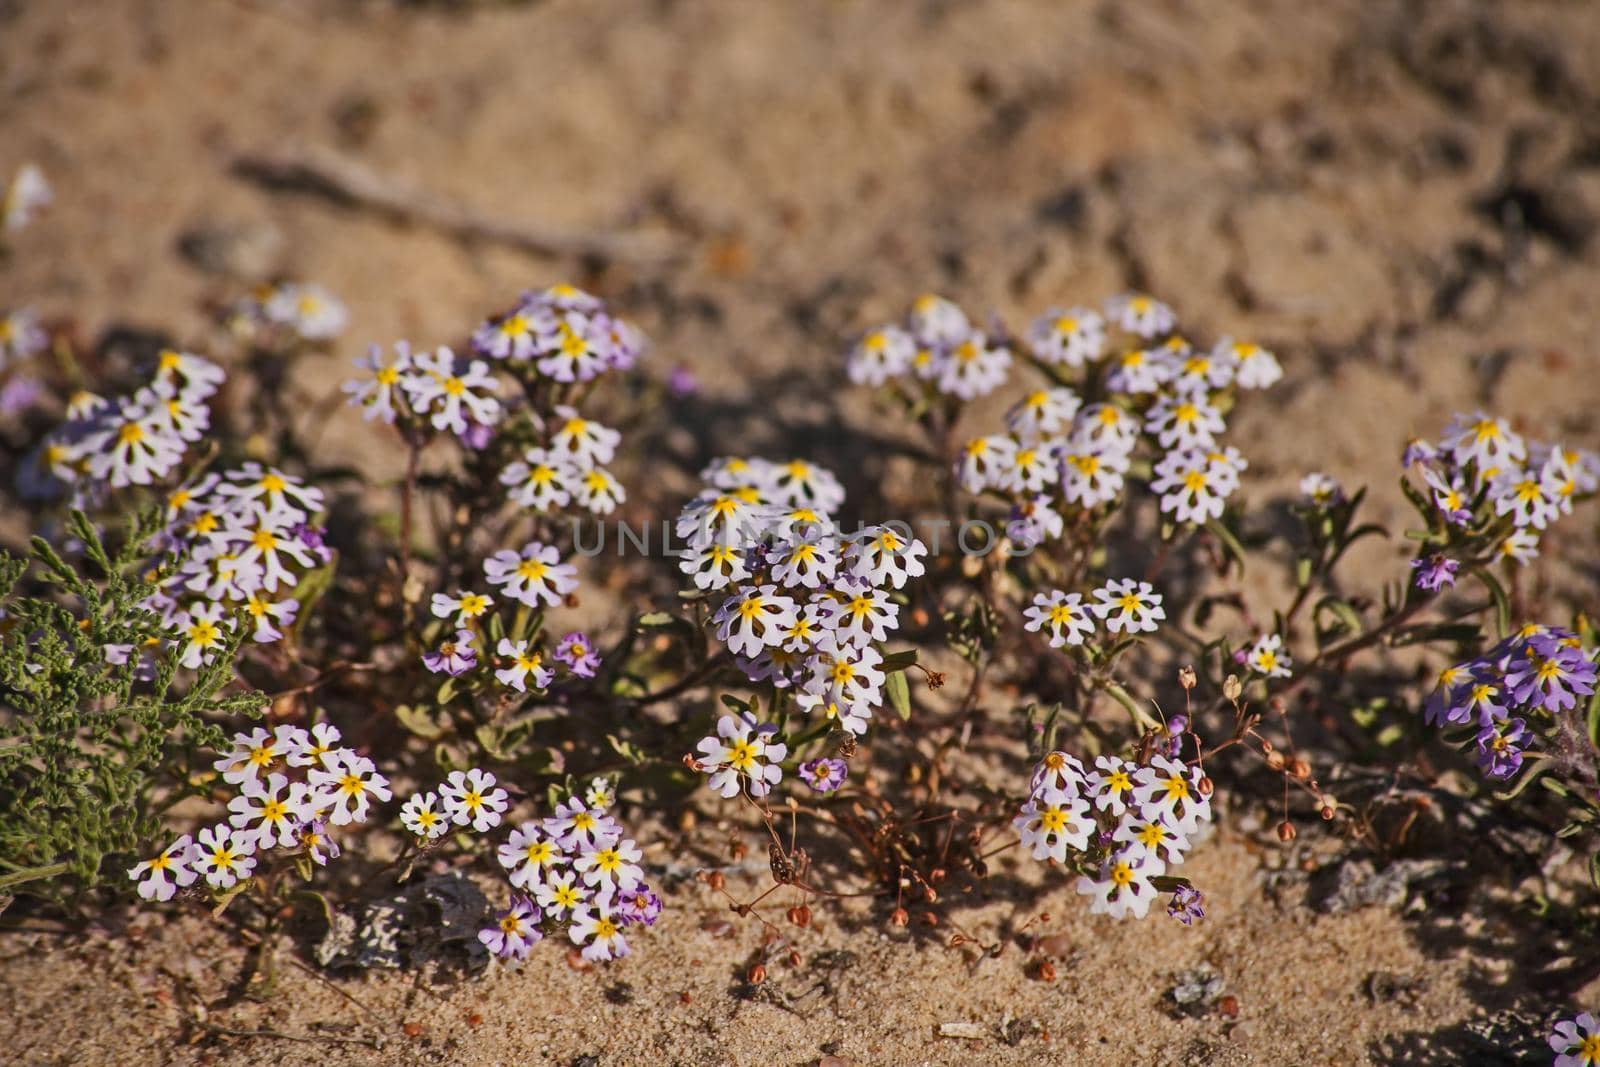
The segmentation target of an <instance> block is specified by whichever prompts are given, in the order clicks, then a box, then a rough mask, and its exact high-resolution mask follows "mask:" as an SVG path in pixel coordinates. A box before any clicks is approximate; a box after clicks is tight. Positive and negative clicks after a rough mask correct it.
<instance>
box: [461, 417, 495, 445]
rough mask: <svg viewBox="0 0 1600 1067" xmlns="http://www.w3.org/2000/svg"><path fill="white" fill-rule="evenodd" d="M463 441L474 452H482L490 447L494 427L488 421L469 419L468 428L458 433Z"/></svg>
mask: <svg viewBox="0 0 1600 1067" xmlns="http://www.w3.org/2000/svg"><path fill="white" fill-rule="evenodd" d="M456 436H457V437H459V438H460V439H461V443H462V444H463V445H465V446H466V447H468V448H470V449H472V450H473V451H474V452H482V451H483V450H484V449H485V448H488V447H489V442H490V440H491V439H493V437H494V427H493V426H490V425H489V424H488V423H486V422H478V421H476V420H474V419H468V420H467V428H466V429H465V430H463V431H462V432H461V433H459V434H457V435H456Z"/></svg>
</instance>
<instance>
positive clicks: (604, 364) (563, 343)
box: [344, 285, 645, 515]
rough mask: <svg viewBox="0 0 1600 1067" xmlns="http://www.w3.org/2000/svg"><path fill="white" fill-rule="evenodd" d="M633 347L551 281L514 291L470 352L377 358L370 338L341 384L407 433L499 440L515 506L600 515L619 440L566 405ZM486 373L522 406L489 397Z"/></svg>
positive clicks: (405, 348) (613, 481) (623, 363)
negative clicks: (503, 382) (510, 380)
mask: <svg viewBox="0 0 1600 1067" xmlns="http://www.w3.org/2000/svg"><path fill="white" fill-rule="evenodd" d="M644 349H645V341H644V336H643V334H641V333H640V332H639V331H638V329H637V328H635V327H634V326H632V325H631V324H629V323H627V322H625V321H624V320H622V319H620V318H616V317H614V316H613V315H611V314H610V313H609V312H608V311H607V310H606V307H605V304H604V303H603V302H602V301H601V300H600V299H599V298H597V297H594V296H591V295H589V294H588V293H585V292H583V291H582V290H579V289H575V288H573V287H572V286H570V285H556V286H552V287H550V288H549V289H546V290H544V291H543V292H536V293H535V292H530V293H525V294H523V296H522V299H521V300H520V301H519V302H518V303H517V305H516V306H515V307H514V308H512V309H511V310H510V311H508V312H506V313H505V314H503V315H499V316H496V317H494V318H492V319H490V320H488V321H487V322H485V323H483V324H482V325H480V326H479V327H478V328H477V329H476V330H475V331H474V332H473V334H472V353H473V355H474V356H476V357H480V358H462V357H458V356H457V355H456V354H455V353H454V352H452V351H451V350H450V349H449V348H446V347H442V346H441V347H439V348H436V349H435V350H434V351H433V352H432V353H431V354H428V353H418V352H414V351H412V348H411V346H410V345H409V344H407V343H406V342H404V341H400V342H397V343H395V345H394V346H393V348H392V350H391V351H390V352H389V353H388V354H385V352H384V351H383V349H382V348H381V347H379V346H378V345H373V346H371V348H370V349H369V350H368V352H367V354H366V356H364V357H363V358H361V359H359V360H357V361H356V366H357V367H358V368H359V369H360V370H361V371H362V374H361V375H360V376H358V377H356V378H353V379H351V380H349V381H347V382H345V383H344V391H345V393H346V394H348V395H349V398H350V401H349V402H350V404H351V406H353V407H358V408H360V409H361V410H362V413H363V416H364V417H365V418H368V419H379V420H381V421H383V422H386V423H391V424H397V425H399V426H400V427H401V428H402V430H403V431H405V432H408V433H418V432H425V431H426V430H427V429H429V428H431V429H432V430H434V431H438V432H445V431H449V432H450V433H453V434H455V435H456V437H457V438H459V439H460V440H461V442H462V443H463V444H464V445H466V446H467V447H469V448H472V449H475V450H481V449H484V448H486V447H487V446H488V445H489V443H490V441H491V440H492V439H494V437H495V436H496V435H497V434H498V435H499V436H500V437H502V438H503V439H504V441H505V445H506V450H505V453H504V461H503V462H502V464H501V466H500V483H501V484H502V485H503V486H505V492H506V496H507V499H508V500H509V501H510V502H511V503H513V504H515V505H516V506H518V507H521V508H525V509H527V510H529V511H531V512H534V513H535V514H551V513H555V512H557V511H560V510H562V509H565V508H570V507H576V508H581V509H583V510H586V511H589V512H592V513H593V514H596V515H609V514H610V513H611V512H613V511H615V510H616V508H617V506H618V505H619V504H621V503H622V502H623V501H624V500H625V499H626V496H627V494H626V493H625V492H624V490H623V487H622V484H621V482H619V481H618V480H617V478H616V477H615V476H614V475H613V474H612V473H611V472H610V471H609V470H607V469H606V466H605V465H606V464H607V463H610V462H611V460H612V457H613V456H614V455H615V454H616V450H617V445H618V443H619V442H620V440H621V436H622V435H621V434H619V433H618V432H617V431H615V430H613V429H611V428H609V427H607V426H604V425H602V424H601V423H599V422H596V421H594V420H593V419H589V418H587V417H585V416H584V415H583V414H582V413H581V412H580V411H579V410H578V408H577V406H576V403H577V401H578V399H579V398H580V397H579V394H580V392H583V393H586V386H587V384H588V383H589V382H591V381H593V380H594V379H595V378H597V377H599V376H600V375H602V374H604V373H606V372H608V371H623V370H627V369H630V368H631V367H633V366H634V364H635V363H636V362H637V361H638V359H639V358H640V357H641V356H642V355H643V353H644ZM497 369H504V370H506V371H507V372H508V373H510V374H511V375H512V376H513V377H514V378H516V379H517V381H518V382H519V383H520V384H521V386H522V392H523V394H524V396H525V398H526V399H527V401H528V402H527V404H523V403H522V401H521V400H520V399H519V400H512V399H506V398H503V397H502V396H501V391H500V379H499V378H498V377H497V375H496V370H497Z"/></svg>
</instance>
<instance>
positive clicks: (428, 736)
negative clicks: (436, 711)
mask: <svg viewBox="0 0 1600 1067" xmlns="http://www.w3.org/2000/svg"><path fill="white" fill-rule="evenodd" d="M394 717H395V718H396V719H397V720H398V721H399V723H400V725H401V726H403V727H405V728H406V730H407V732H409V733H412V734H415V735H416V736H417V737H420V738H422V739H423V740H424V741H437V740H439V738H441V737H443V736H444V726H443V725H442V724H441V723H440V722H439V720H437V719H435V718H434V717H433V715H432V714H431V713H430V712H429V711H428V709H427V708H424V707H420V706H418V705H415V704H399V705H396V706H395V709H394Z"/></svg>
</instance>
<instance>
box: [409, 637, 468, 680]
mask: <svg viewBox="0 0 1600 1067" xmlns="http://www.w3.org/2000/svg"><path fill="white" fill-rule="evenodd" d="M422 662H423V663H424V664H425V665H426V666H427V668H428V670H430V671H432V672H433V673H434V674H448V675H450V677H452V678H455V677H458V676H460V675H463V674H465V673H467V672H468V671H470V670H471V669H472V668H473V667H475V666H477V664H478V654H477V653H476V652H474V651H473V650H472V634H471V633H470V632H469V631H467V630H457V631H456V636H455V639H454V640H451V641H446V642H444V643H443V644H442V645H440V646H439V648H438V650H437V651H434V652H426V653H424V654H423V656H422Z"/></svg>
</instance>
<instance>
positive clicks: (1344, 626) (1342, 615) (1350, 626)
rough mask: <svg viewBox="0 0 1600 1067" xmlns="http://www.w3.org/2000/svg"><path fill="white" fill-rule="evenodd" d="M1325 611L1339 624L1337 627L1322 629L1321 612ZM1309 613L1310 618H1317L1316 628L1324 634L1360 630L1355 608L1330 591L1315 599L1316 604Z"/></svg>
mask: <svg viewBox="0 0 1600 1067" xmlns="http://www.w3.org/2000/svg"><path fill="white" fill-rule="evenodd" d="M1325 611H1326V612H1328V613H1330V614H1332V615H1333V617H1334V619H1335V620H1336V621H1337V622H1338V624H1339V629H1337V630H1335V629H1331V628H1330V629H1328V630H1326V631H1324V630H1323V629H1322V621H1321V620H1322V613H1323V612H1325ZM1311 615H1312V618H1314V619H1316V620H1317V629H1318V630H1319V631H1321V632H1322V633H1323V634H1324V635H1326V636H1330V637H1331V636H1333V635H1334V634H1336V633H1351V634H1358V633H1360V632H1361V616H1360V615H1359V614H1357V613H1356V609H1355V608H1354V607H1353V606H1352V605H1351V603H1350V602H1349V601H1348V600H1345V599H1343V598H1342V597H1337V596H1334V595H1332V594H1331V593H1330V594H1329V595H1327V596H1325V597H1323V598H1322V599H1321V600H1318V601H1317V606H1316V607H1315V608H1314V609H1312V612H1311Z"/></svg>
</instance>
